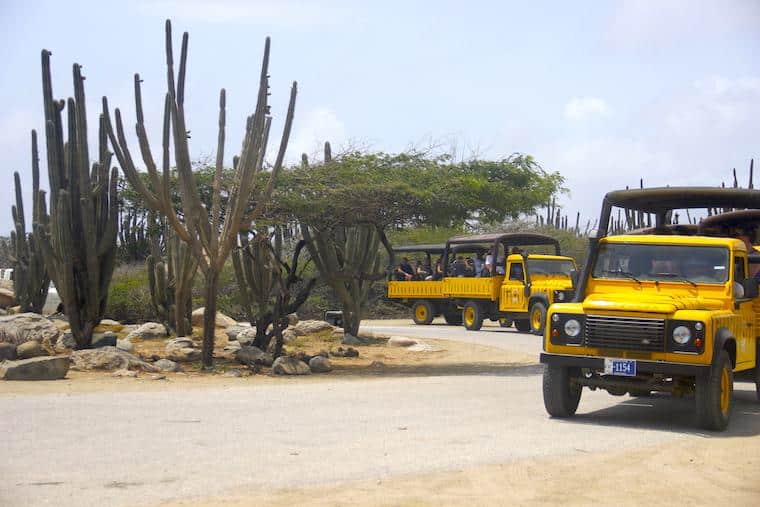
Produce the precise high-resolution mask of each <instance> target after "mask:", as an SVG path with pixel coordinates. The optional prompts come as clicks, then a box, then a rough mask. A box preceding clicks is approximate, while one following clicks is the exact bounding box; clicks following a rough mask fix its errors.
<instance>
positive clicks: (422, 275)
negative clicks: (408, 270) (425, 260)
mask: <svg viewBox="0 0 760 507" xmlns="http://www.w3.org/2000/svg"><path fill="white" fill-rule="evenodd" d="M414 272H415V280H426V279H427V277H429V276H430V275H431V273H430V266H426V265H424V264H422V262H421V261H417V264H416V265H415V267H414Z"/></svg>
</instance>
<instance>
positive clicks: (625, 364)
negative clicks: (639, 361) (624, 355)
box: [604, 358, 636, 377]
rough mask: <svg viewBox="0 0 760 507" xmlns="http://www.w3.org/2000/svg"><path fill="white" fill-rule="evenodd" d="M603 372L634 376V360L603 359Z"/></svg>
mask: <svg viewBox="0 0 760 507" xmlns="http://www.w3.org/2000/svg"><path fill="white" fill-rule="evenodd" d="M604 373H606V374H607V375H620V376H621V377H635V376H636V361H635V360H633V359H607V358H605V359H604Z"/></svg>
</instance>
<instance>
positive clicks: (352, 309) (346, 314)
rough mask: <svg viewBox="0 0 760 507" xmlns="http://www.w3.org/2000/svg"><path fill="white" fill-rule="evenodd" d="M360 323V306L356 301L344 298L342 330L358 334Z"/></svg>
mask: <svg viewBox="0 0 760 507" xmlns="http://www.w3.org/2000/svg"><path fill="white" fill-rule="evenodd" d="M359 324H361V306H360V304H359V302H358V301H355V300H353V299H345V300H344V301H343V330H344V331H345V332H346V334H351V335H354V336H357V337H358V336H359Z"/></svg>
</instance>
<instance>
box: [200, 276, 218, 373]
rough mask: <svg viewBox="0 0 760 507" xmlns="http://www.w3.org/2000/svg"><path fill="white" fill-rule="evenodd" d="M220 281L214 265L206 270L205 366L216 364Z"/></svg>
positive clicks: (203, 354)
mask: <svg viewBox="0 0 760 507" xmlns="http://www.w3.org/2000/svg"><path fill="white" fill-rule="evenodd" d="M218 283H219V273H217V272H216V269H215V268H214V267H213V266H209V268H208V271H207V272H206V288H205V298H206V301H205V302H204V303H205V307H204V308H205V309H204V310H203V353H202V356H201V357H202V360H203V366H204V367H205V368H211V367H212V366H213V365H214V332H215V331H216V291H217V285H218Z"/></svg>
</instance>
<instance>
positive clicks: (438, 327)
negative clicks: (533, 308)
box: [361, 319, 542, 362]
mask: <svg viewBox="0 0 760 507" xmlns="http://www.w3.org/2000/svg"><path fill="white" fill-rule="evenodd" d="M391 322H392V324H390V325H389V324H386V323H383V321H379V320H372V321H366V322H363V323H362V327H361V330H362V331H374V332H377V333H383V334H398V335H402V336H411V337H415V338H437V339H440V340H453V341H458V342H464V343H476V344H479V345H487V346H489V347H497V348H501V349H506V350H514V351H516V352H521V353H525V354H535V355H536V362H538V354H539V353H540V352H541V347H542V345H541V337H540V336H536V335H533V334H529V333H519V332H518V331H517V330H516V329H515V328H514V327H509V328H502V327H500V326H499V325H498V324H494V323H491V322H487V323H484V325H483V328H482V329H481V330H480V331H467V330H466V329H465V328H464V326H449V325H447V324H446V323H445V322H444V321H443V319H435V321H434V322H433V324H431V325H429V326H417V325H415V324H414V323H412V321H411V320H409V322H408V323H403V321H398V320H397V321H391Z"/></svg>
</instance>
